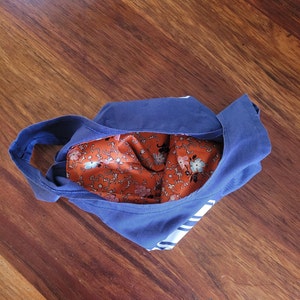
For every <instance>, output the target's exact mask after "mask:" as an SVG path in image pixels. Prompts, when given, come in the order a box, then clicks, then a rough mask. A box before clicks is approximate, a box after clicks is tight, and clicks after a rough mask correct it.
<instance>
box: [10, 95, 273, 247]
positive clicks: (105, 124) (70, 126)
mask: <svg viewBox="0 0 300 300" xmlns="http://www.w3.org/2000/svg"><path fill="white" fill-rule="evenodd" d="M131 132H158V133H166V134H185V135H190V136H193V137H196V138H199V139H208V140H215V141H219V142H223V155H222V159H221V161H220V163H219V165H218V167H217V169H216V170H215V172H214V173H213V175H212V176H211V177H210V178H209V180H208V181H207V182H206V183H205V184H204V185H203V186H202V187H201V188H200V189H199V190H197V191H195V192H193V193H192V194H190V195H188V196H187V197H184V198H182V199H180V200H177V201H170V202H166V203H160V204H133V203H115V202H109V201H107V200H105V199H103V198H101V197H100V196H98V195H96V194H93V193H91V192H89V191H87V190H86V189H84V188H83V187H81V186H79V185H78V184H76V183H74V182H72V181H70V180H69V179H67V178H66V155H67V152H68V150H69V149H70V147H72V146H73V145H77V144H79V143H82V142H87V141H91V140H95V139H99V138H105V137H108V136H112V135H118V134H124V133H131ZM36 144H53V145H63V146H62V148H61V150H60V151H59V152H58V153H57V155H56V157H55V162H54V164H53V165H52V166H51V168H50V169H49V171H48V172H47V174H46V176H43V175H42V174H41V172H40V171H39V170H38V169H36V168H34V167H33V166H32V165H31V164H30V158H31V155H32V151H33V148H34V146H35V145H36ZM270 151H271V144H270V141H269V138H268V134H267V131H266V129H265V128H264V126H263V125H262V123H261V121H260V115H259V109H258V108H257V106H255V105H254V104H253V103H252V102H251V101H250V99H249V98H248V96H247V95H244V96H242V97H241V98H239V99H237V100H236V101H234V102H233V103H232V104H231V105H229V106H228V107H227V108H225V109H224V110H223V111H222V112H221V113H219V114H217V115H216V114H215V113H213V112H212V111H211V110H210V109H208V108H207V107H206V106H204V105H203V104H201V103H200V102H199V101H198V100H196V99H195V98H193V97H190V96H188V97H181V98H157V99H149V100H136V101H128V102H113V103H108V104H106V105H105V106H104V107H103V108H102V109H101V111H100V112H99V113H98V115H97V116H96V117H95V119H94V120H90V119H87V118H85V117H82V116H75V115H74V116H72V115H70V116H63V117H59V118H56V119H52V120H48V121H44V122H41V123H37V124H34V125H31V126H29V127H27V128H25V129H24V130H22V131H21V132H20V133H19V135H18V137H17V138H16V140H15V141H14V142H13V143H12V144H11V146H10V149H9V152H10V155H11V157H12V159H13V161H14V162H15V163H16V165H17V166H18V168H19V169H20V170H21V171H22V172H23V174H24V175H25V177H26V178H27V180H28V182H29V183H30V185H31V187H32V189H33V191H34V193H35V196H36V197H37V198H38V199H40V200H44V201H48V202H55V201H57V200H58V199H59V198H60V197H66V198H68V199H69V201H70V202H72V203H74V204H75V205H77V206H78V207H79V208H81V209H83V210H84V211H87V212H89V213H93V214H95V215H97V216H98V217H99V218H100V219H101V220H102V221H103V222H104V223H105V224H107V225H108V226H109V227H111V228H112V229H114V230H115V231H117V232H118V233H119V234H121V235H123V236H124V237H126V238H127V239H129V240H131V241H133V242H135V243H137V244H138V245H140V246H142V247H144V248H146V249H148V250H154V249H159V250H164V249H172V248H173V247H174V246H175V245H176V243H177V242H178V241H179V240H180V239H181V238H182V237H183V236H185V234H186V233H187V232H188V231H189V230H190V229H191V228H192V227H193V226H194V225H195V224H196V223H197V222H198V221H199V220H200V219H201V218H202V216H203V215H204V214H205V213H206V212H207V211H208V210H209V209H210V208H211V207H212V206H213V205H214V204H215V203H217V202H218V201H219V200H220V199H221V198H222V197H224V196H226V195H227V194H229V193H231V192H233V191H235V190H237V189H238V188H240V187H242V186H243V185H244V184H245V183H246V182H248V181H249V180H250V179H251V178H252V177H253V176H254V175H256V174H257V173H258V172H259V171H260V170H261V160H262V159H263V158H265V157H266V156H267V155H268V154H269V153H270Z"/></svg>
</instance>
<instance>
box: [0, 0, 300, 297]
mask: <svg viewBox="0 0 300 300" xmlns="http://www.w3.org/2000/svg"><path fill="white" fill-rule="evenodd" d="M299 22H300V21H299V3H298V1H296V0H289V1H273V0H272V1H256V0H247V1H246V0H234V1H229V0H225V1H217V0H212V1H208V0H204V1H197V0H188V1H179V0H172V1H168V0H166V1H159V0H151V1H128V0H124V1H92V0H83V1H81V0H76V1H60V0H52V1H49V0H44V1H38V0H30V1H21V0H14V1H13V0H3V1H1V3H0V107H1V114H0V121H1V129H0V138H1V144H0V157H1V163H0V186H1V187H2V189H1V190H0V199H1V202H0V213H1V218H0V255H1V257H2V258H1V263H0V275H1V276H2V277H1V280H0V291H1V292H0V298H1V297H2V298H3V299H42V298H43V297H44V298H46V299H298V298H300V287H299V286H300V274H299V267H300V263H299V254H300V253H299V252H300V251H299V244H300V240H299V227H300V220H299V212H300V204H299V182H300V176H299V165H300V160H299V147H300V142H299V134H300V132H299V128H300V124H299V123H300V122H299V121H300V118H299V114H300V101H299V95H300V93H299V84H300V80H299V74H300V51H299V46H300V41H299V38H300V36H299V32H300V31H299ZM243 93H248V94H249V96H250V97H251V98H252V100H253V101H254V102H255V103H256V104H257V105H258V106H259V107H260V108H261V110H262V113H261V117H262V120H263V123H264V124H265V126H266V127H267V129H268V132H269V135H270V139H271V141H272V146H273V148H272V153H271V155H270V156H269V157H268V158H267V159H265V160H264V161H263V171H262V172H261V173H260V174H258V175H257V176H256V177H255V178H254V179H253V180H251V181H250V182H249V183H248V184H247V185H246V186H244V187H243V188H242V189H240V190H238V191H236V192H234V193H232V194H231V195H229V196H227V197H225V198H224V199H223V200H222V201H221V202H220V203H218V204H217V205H216V206H215V207H214V208H213V209H212V210H211V211H210V212H209V213H208V214H207V215H206V216H205V217H204V218H203V219H202V220H201V222H200V223H199V224H198V225H197V226H196V227H195V228H194V229H193V230H192V231H191V232H190V233H189V234H188V235H187V237H186V238H185V239H184V240H183V241H181V242H180V244H179V245H178V246H177V247H176V248H175V249H174V250H172V251H169V252H168V251H167V252H150V253H149V252H147V251H145V250H143V249H141V248H140V247H138V246H136V245H134V244H132V243H131V242H130V241H127V240H126V239H124V238H122V237H121V236H119V235H118V234H117V233H115V232H113V231H112V230H110V229H109V228H107V227H106V226H105V225H104V224H103V223H102V222H101V221H99V220H98V219H97V218H96V217H95V216H93V215H90V214H87V213H85V212H83V211H81V210H79V209H78V208H77V207H75V206H73V205H72V204H70V203H69V202H68V200H67V199H60V200H59V201H58V202H57V203H45V202H41V201H37V200H36V199H35V198H34V196H33V194H32V191H31V189H30V188H29V186H28V184H27V182H26V181H25V179H24V177H23V176H22V175H21V174H20V172H19V171H18V170H17V169H16V167H15V166H14V164H13V163H12V162H11V160H10V158H9V156H8V153H7V149H8V147H9V144H10V143H11V142H12V141H13V140H14V139H15V137H16V135H17V133H18V132H19V131H20V130H21V129H22V128H24V127H26V126H28V125H30V124H32V123H35V122H39V121H42V120H46V119H50V118H53V117H57V116H60V115H66V114H79V115H84V116H86V117H88V118H92V117H94V116H95V115H96V113H97V111H98V110H99V109H100V108H101V107H102V106H103V105H104V104H105V103H107V102H108V101H121V100H125V101H126V100H129V99H144V98H152V97H164V96H185V95H193V96H194V97H196V98H198V99H199V100H201V101H202V102H203V103H204V104H206V105H207V106H209V107H210V108H211V109H212V110H214V111H215V112H216V113H217V112H219V111H221V110H222V109H224V108H225V107H226V106H227V105H228V104H230V103H231V102H232V101H233V100H234V99H236V98H238V97H239V96H240V95H241V94H243ZM55 150H57V149H56V148H55V149H52V148H51V149H50V148H48V147H45V146H39V147H37V149H36V151H35V154H34V157H33V159H32V163H33V164H34V165H37V166H39V167H40V168H41V170H42V171H44V172H45V171H46V170H47V168H48V167H49V165H50V164H51V162H52V160H53V155H54V152H55ZM2 298H1V299H2Z"/></svg>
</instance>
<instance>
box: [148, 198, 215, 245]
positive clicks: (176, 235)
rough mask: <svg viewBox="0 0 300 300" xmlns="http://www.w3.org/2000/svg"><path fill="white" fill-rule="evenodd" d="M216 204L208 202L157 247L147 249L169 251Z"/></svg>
mask: <svg viewBox="0 0 300 300" xmlns="http://www.w3.org/2000/svg"><path fill="white" fill-rule="evenodd" d="M215 203H216V201H215V200H208V201H207V202H206V204H204V205H203V206H202V207H201V208H200V209H199V210H198V211H197V212H196V213H195V214H194V215H193V216H192V217H190V218H189V219H188V220H187V221H186V222H185V223H183V224H182V225H180V226H179V227H178V228H177V229H176V230H174V231H173V232H172V233H170V234H169V235H168V236H167V237H166V238H165V239H164V240H162V241H160V242H158V243H157V245H156V246H155V247H154V248H152V249H148V250H149V251H152V250H171V249H173V248H174V247H175V246H176V244H177V243H178V242H179V241H180V240H181V239H182V238H183V237H184V236H185V235H186V234H187V233H188V232H189V231H190V230H191V229H192V228H193V227H194V226H195V225H196V224H197V222H198V221H200V220H201V218H202V217H203V216H204V215H205V214H206V213H207V212H208V211H209V210H210V209H211V208H212V206H213V205H214V204H215Z"/></svg>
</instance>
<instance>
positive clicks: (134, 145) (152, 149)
mask: <svg viewBox="0 0 300 300" xmlns="http://www.w3.org/2000/svg"><path fill="white" fill-rule="evenodd" d="M222 149H223V144H222V143H219V142H216V141H209V140H200V139H196V138H195V137H192V136H186V135H177V134H176V135H175V134H171V135H168V134H163V133H151V132H133V133H129V134H121V135H115V136H110V137H107V138H104V139H99V140H93V141H88V142H85V143H81V144H77V145H75V146H72V147H71V148H70V149H69V151H68V153H67V162H66V176H67V178H69V179H70V180H71V181H73V182H76V183H77V184H79V185H80V186H82V187H84V188H85V189H87V190H89V191H90V192H92V193H95V194H98V195H99V196H101V197H102V198H104V199H106V200H108V201H113V202H127V203H128V202H129V203H137V204H155V203H164V202H167V201H174V200H179V199H181V198H183V197H186V196H188V195H189V194H190V193H192V192H194V191H196V190H198V189H199V188H201V186H203V185H204V184H205V182H206V181H207V180H208V179H209V177H210V176H211V175H212V174H213V172H214V171H215V170H216V168H217V166H218V163H219V161H220V159H221V157H222Z"/></svg>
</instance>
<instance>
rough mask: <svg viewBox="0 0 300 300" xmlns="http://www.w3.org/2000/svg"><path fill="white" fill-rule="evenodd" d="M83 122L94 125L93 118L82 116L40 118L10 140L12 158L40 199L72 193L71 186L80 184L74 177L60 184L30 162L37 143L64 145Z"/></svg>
mask: <svg viewBox="0 0 300 300" xmlns="http://www.w3.org/2000/svg"><path fill="white" fill-rule="evenodd" d="M84 124H86V125H90V126H92V127H93V126H95V124H94V122H93V121H91V120H89V119H87V118H84V117H81V116H63V117H59V118H56V119H52V120H48V121H44V122H40V123H37V124H33V125H31V126H29V127H27V128H25V129H24V130H22V131H21V132H20V133H19V135H18V136H17V138H16V140H15V141H14V142H13V143H12V144H11V146H10V148H9V153H10V155H11V158H12V160H13V161H14V162H15V164H16V165H17V167H18V168H19V169H20V170H21V172H22V173H23V174H24V175H25V177H26V179H27V180H28V182H29V184H30V185H31V187H32V189H33V191H34V193H35V196H36V197H37V198H38V199H40V200H44V201H48V202H55V201H57V200H58V199H59V198H60V197H62V196H65V197H68V196H70V191H71V190H73V191H74V190H76V187H77V189H78V188H80V187H79V186H78V185H76V184H74V183H72V182H71V181H68V182H67V183H66V184H64V185H62V186H59V185H56V184H55V183H54V182H51V181H50V180H48V179H47V178H46V177H45V176H43V174H42V173H41V172H40V170H38V169H37V168H35V167H34V166H32V165H31V164H30V159H31V156H32V153H33V149H34V146H35V145H36V144H44V145H64V144H66V143H67V142H68V141H69V140H70V139H71V137H72V136H73V134H74V133H75V132H76V131H77V130H78V129H79V128H80V127H81V126H82V125H84Z"/></svg>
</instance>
